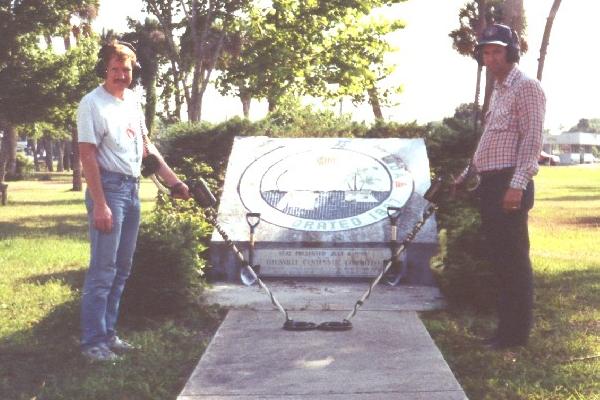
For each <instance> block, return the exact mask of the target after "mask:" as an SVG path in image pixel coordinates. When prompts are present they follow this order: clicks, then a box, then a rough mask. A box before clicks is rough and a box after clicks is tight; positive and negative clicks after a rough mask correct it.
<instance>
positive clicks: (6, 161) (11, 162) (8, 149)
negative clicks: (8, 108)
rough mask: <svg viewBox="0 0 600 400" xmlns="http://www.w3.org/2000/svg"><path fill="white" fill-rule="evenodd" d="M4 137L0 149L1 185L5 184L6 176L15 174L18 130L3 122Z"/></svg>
mask: <svg viewBox="0 0 600 400" xmlns="http://www.w3.org/2000/svg"><path fill="white" fill-rule="evenodd" d="M2 127H3V128H4V136H3V137H2V143H1V147H0V183H3V182H4V179H5V178H6V174H7V173H10V174H14V173H15V169H16V165H17V164H16V160H17V130H16V129H15V126H14V125H13V124H12V123H10V122H8V121H3V123H2Z"/></svg>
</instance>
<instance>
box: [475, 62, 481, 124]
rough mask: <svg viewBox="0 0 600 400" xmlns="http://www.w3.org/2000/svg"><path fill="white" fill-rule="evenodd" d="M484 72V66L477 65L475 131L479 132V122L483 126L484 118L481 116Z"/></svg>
mask: <svg viewBox="0 0 600 400" xmlns="http://www.w3.org/2000/svg"><path fill="white" fill-rule="evenodd" d="M482 70H483V66H482V65H479V64H477V84H476V85H475V100H474V102H473V104H475V109H474V110H473V130H474V131H475V132H477V127H478V125H479V122H481V123H482V124H483V120H482V118H483V116H482V115H481V114H479V94H480V93H481V71H482Z"/></svg>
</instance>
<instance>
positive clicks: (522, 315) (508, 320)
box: [478, 169, 534, 344]
mask: <svg viewBox="0 0 600 400" xmlns="http://www.w3.org/2000/svg"><path fill="white" fill-rule="evenodd" d="M512 174H513V171H512V169H509V170H501V171H494V172H488V173H482V174H481V184H480V186H479V189H478V192H479V196H480V201H481V203H480V212H481V223H482V224H481V228H482V233H483V234H484V237H485V239H486V245H487V249H488V255H489V260H490V262H491V264H492V268H493V273H494V276H495V279H496V281H497V282H496V284H497V285H498V286H497V287H498V292H499V293H498V299H497V302H496V311H497V315H498V327H497V331H496V337H497V339H498V340H500V341H502V342H504V343H507V344H523V343H524V342H526V341H527V338H528V337H529V332H530V330H531V326H532V320H533V316H532V309H533V273H532V270H531V261H530V259H529V232H528V228H527V216H528V212H529V210H530V209H531V208H532V207H533V197H534V186H533V181H531V182H529V184H528V185H527V188H526V190H525V191H524V192H523V200H522V203H521V209H520V210H519V211H516V212H511V213H506V212H504V211H503V210H502V199H503V197H504V194H505V192H506V190H507V188H508V186H509V182H510V180H511V177H512Z"/></svg>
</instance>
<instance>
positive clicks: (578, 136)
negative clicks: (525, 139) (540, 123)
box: [543, 132, 600, 165]
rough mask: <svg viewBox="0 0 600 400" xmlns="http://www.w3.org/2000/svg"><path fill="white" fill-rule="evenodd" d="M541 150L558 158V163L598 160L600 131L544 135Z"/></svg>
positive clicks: (584, 162)
mask: <svg viewBox="0 0 600 400" xmlns="http://www.w3.org/2000/svg"><path fill="white" fill-rule="evenodd" d="M543 152H544V153H547V154H549V155H555V156H558V157H559V158H560V164H566V165H569V164H588V163H594V162H600V158H599V157H600V133H588V132H563V133H561V134H560V135H546V136H544V146H543Z"/></svg>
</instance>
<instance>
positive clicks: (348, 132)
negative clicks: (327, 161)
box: [256, 97, 366, 137]
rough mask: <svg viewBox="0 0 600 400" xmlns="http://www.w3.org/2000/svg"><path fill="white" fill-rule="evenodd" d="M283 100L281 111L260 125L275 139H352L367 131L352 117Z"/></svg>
mask: <svg viewBox="0 0 600 400" xmlns="http://www.w3.org/2000/svg"><path fill="white" fill-rule="evenodd" d="M282 100H283V101H282V103H281V104H280V107H278V108H277V110H275V111H274V112H271V113H269V114H268V115H267V116H266V117H265V118H264V119H263V120H261V121H259V122H258V123H256V130H257V131H258V132H264V135H266V136H271V137H352V136H358V135H361V134H362V132H364V130H365V129H366V127H365V126H364V125H363V124H358V123H356V122H352V120H351V116H350V115H349V114H344V115H341V116H340V115H337V114H335V113H334V112H333V111H330V110H315V109H314V108H313V107H311V106H302V105H300V103H299V102H298V101H297V100H296V99H295V98H291V97H284V98H283V99H282Z"/></svg>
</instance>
